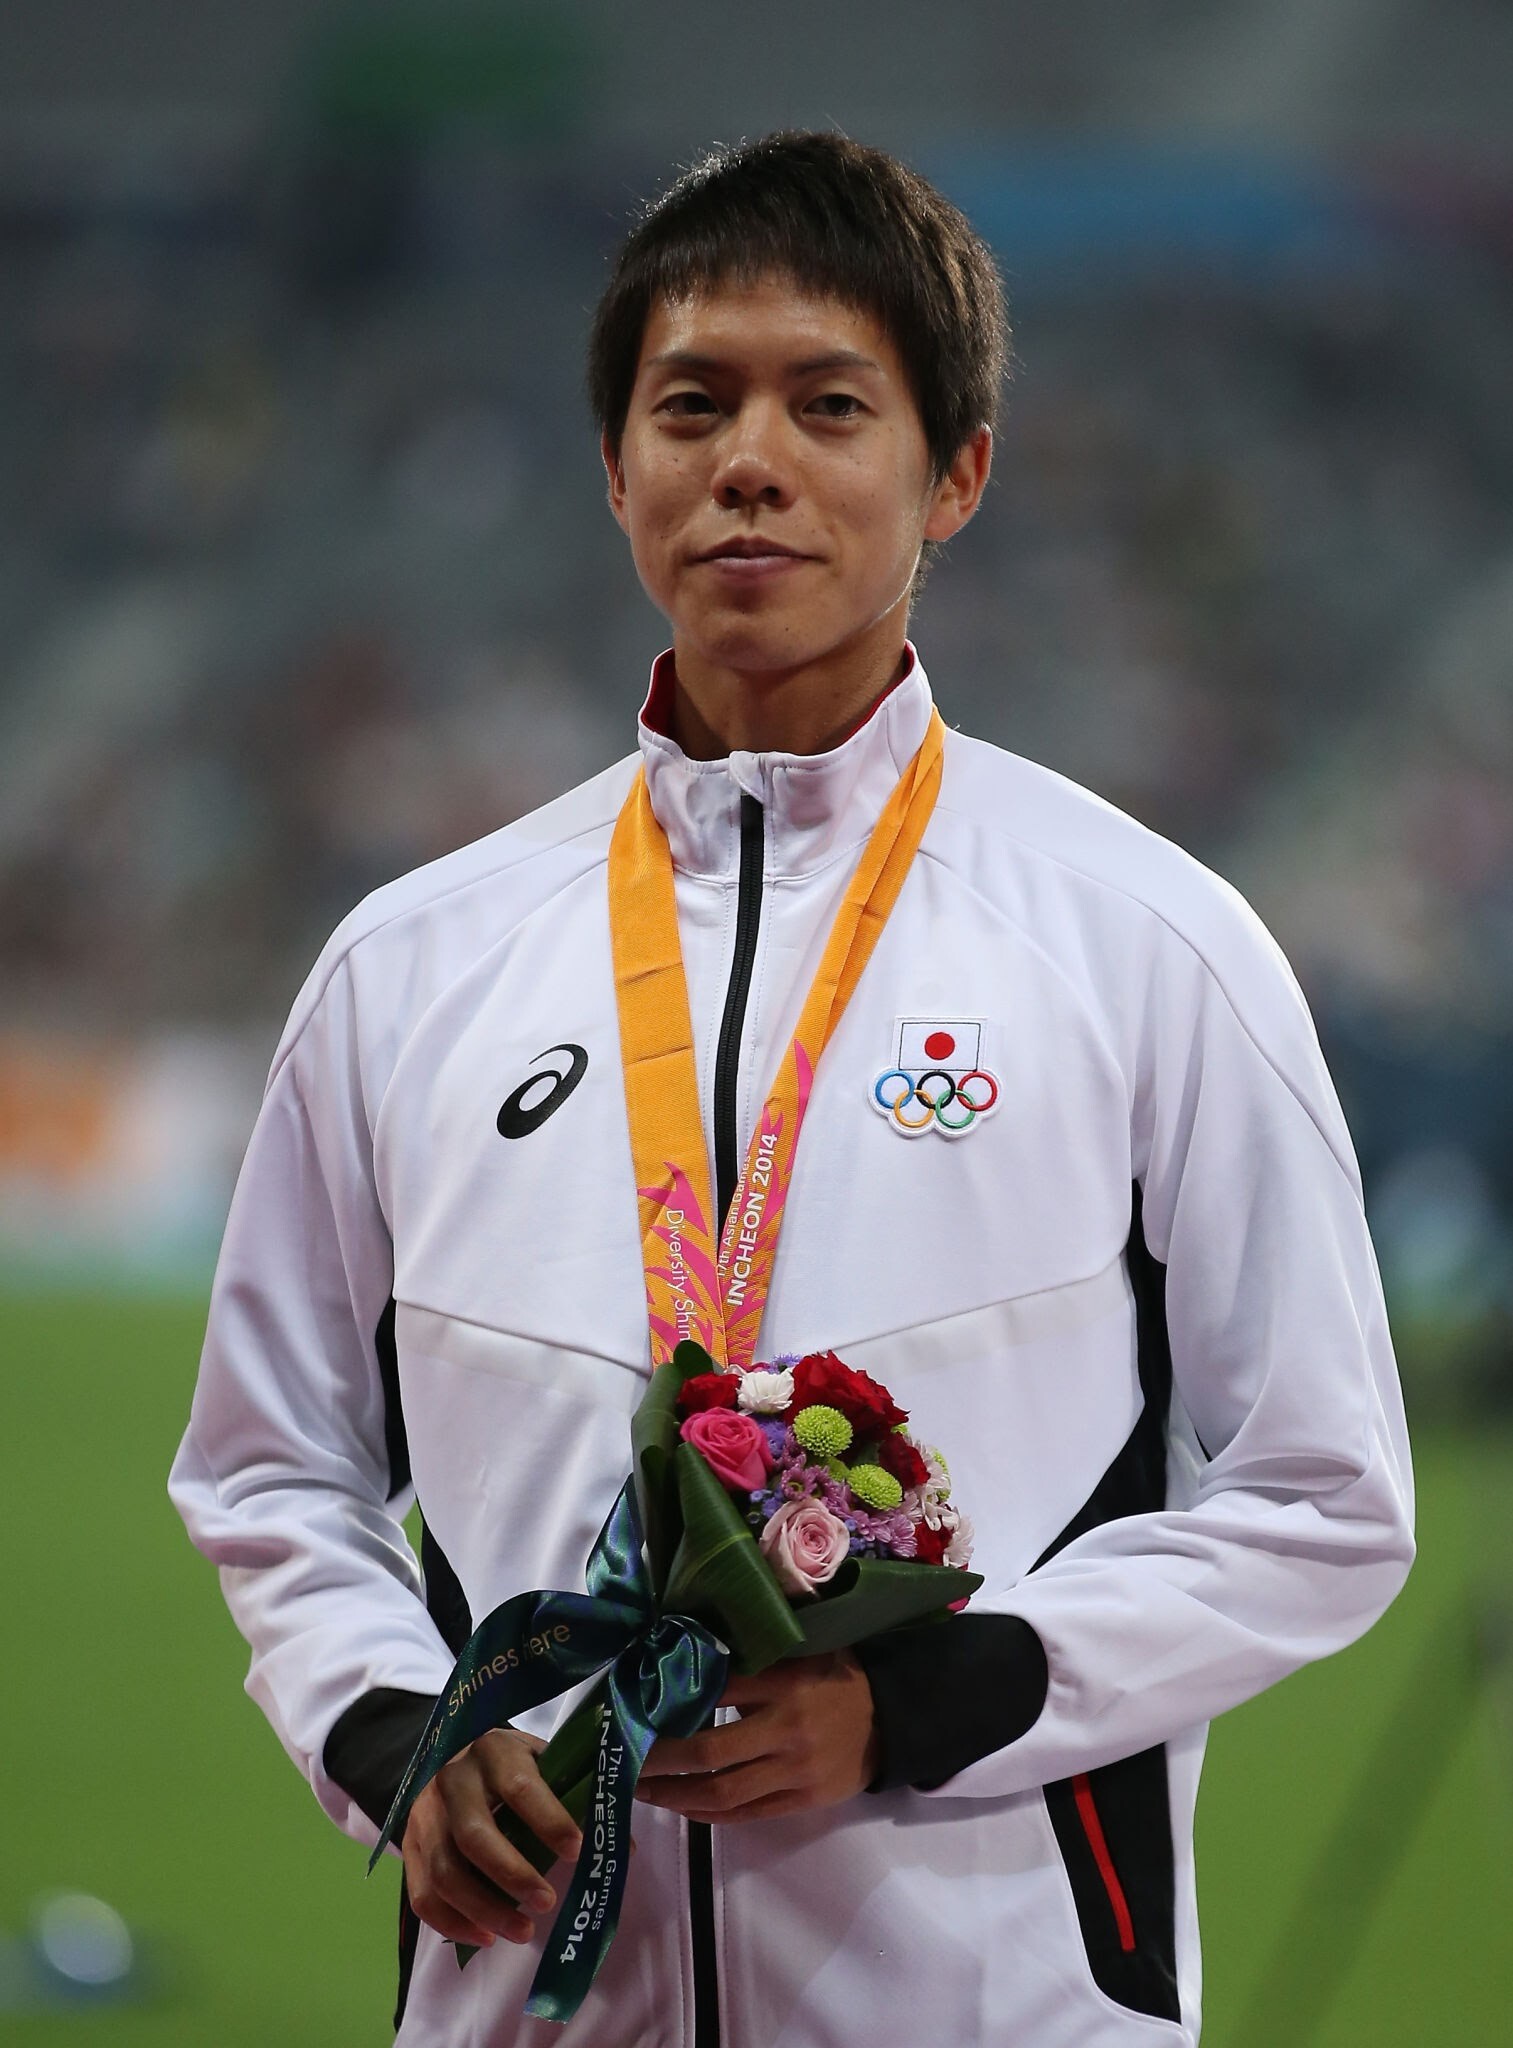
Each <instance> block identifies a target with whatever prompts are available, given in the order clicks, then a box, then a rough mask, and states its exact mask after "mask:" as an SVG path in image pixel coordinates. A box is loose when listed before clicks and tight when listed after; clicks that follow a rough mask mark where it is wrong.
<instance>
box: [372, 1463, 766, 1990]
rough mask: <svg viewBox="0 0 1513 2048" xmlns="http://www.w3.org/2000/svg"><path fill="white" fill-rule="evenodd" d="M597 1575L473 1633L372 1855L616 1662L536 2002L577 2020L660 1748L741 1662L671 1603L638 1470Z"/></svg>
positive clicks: (608, 1526) (540, 1596) (684, 1728)
mask: <svg viewBox="0 0 1513 2048" xmlns="http://www.w3.org/2000/svg"><path fill="white" fill-rule="evenodd" d="M584 1581H585V1584H586V1585H587V1588H588V1590H587V1592H586V1593H548V1592H534V1593H517V1594H516V1595H515V1597H514V1598H513V1599H512V1600H506V1601H504V1602H502V1603H501V1605H500V1606H498V1607H496V1608H495V1609H494V1611H493V1612H492V1613H491V1614H489V1615H488V1616H486V1617H485V1619H484V1620H483V1621H482V1622H480V1624H479V1625H478V1627H477V1628H476V1629H475V1630H474V1631H473V1633H472V1635H471V1636H470V1637H469V1638H468V1640H467V1642H466V1643H465V1644H464V1645H463V1648H462V1653H461V1655H460V1656H459V1657H458V1659H457V1662H456V1664H455V1665H454V1666H453V1668H452V1675H451V1678H450V1679H449V1680H448V1681H447V1685H446V1689H445V1690H444V1691H443V1693H442V1695H441V1697H440V1699H438V1700H437V1702H436V1705H435V1706H434V1708H433V1709H432V1710H431V1716H430V1719H429V1720H428V1721H427V1722H426V1726H425V1730H424V1732H423V1733H422V1735H421V1738H420V1741H419V1742H418V1743H417V1745H416V1748H415V1753H414V1755H413V1756H412V1757H411V1758H410V1761H409V1763H408V1765H407V1766H406V1767H405V1774H404V1777H403V1778H402V1779H401V1781H400V1786H399V1791H398V1792H397V1794H396V1795H395V1799H394V1804H393V1805H392V1806H391V1807H390V1809H389V1813H388V1818H387V1819H386V1820H385V1821H384V1824H383V1828H382V1830H381V1831H380V1833H379V1837H378V1842H377V1845H376V1847H375V1848H374V1851H373V1854H372V1856H371V1857H370V1859H369V1862H368V1869H369V1870H370V1871H371V1870H372V1869H373V1868H374V1866H375V1865H376V1864H377V1862H378V1859H379V1857H380V1856H381V1855H382V1854H383V1851H384V1849H385V1848H386V1847H387V1845H388V1844H389V1843H390V1842H391V1841H394V1840H396V1839H397V1838H399V1837H401V1836H402V1835H403V1834H404V1829H405V1823H406V1821H407V1820H408V1819H409V1815H410V1809H411V1807H412V1806H413V1805H414V1804H415V1801H416V1800H417V1799H418V1798H419V1797H420V1794H421V1793H422V1792H423V1791H424V1790H425V1788H426V1786H427V1785H428V1784H429V1783H430V1782H431V1780H432V1778H434V1777H435V1775H436V1773H437V1772H438V1771H439V1770H440V1769H441V1768H442V1766H443V1765H444V1764H446V1763H449V1762H450V1761H451V1759H452V1758H453V1757H454V1756H456V1755H457V1754H458V1752H459V1751H460V1750H463V1749H466V1747H467V1746H468V1744H469V1743H470V1742H474V1741H476V1740H477V1738H478V1737H479V1736H480V1735H483V1734H486V1733H487V1732H488V1730H489V1729H491V1728H499V1727H502V1726H504V1724H505V1723H506V1722H508V1721H509V1720H511V1719H512V1718H513V1717H514V1716H515V1715H517V1714H522V1713H524V1712H525V1710H526V1709H527V1708H528V1707H534V1706H539V1705H540V1703H541V1702H542V1701H543V1700H549V1699H553V1698H555V1696H556V1695H557V1694H558V1693H561V1692H566V1691H567V1689H568V1688H569V1686H573V1685H576V1684H578V1683H579V1682H580V1681H581V1680H583V1679H585V1678H591V1677H593V1675H594V1674H595V1673H596V1672H599V1671H603V1670H604V1668H605V1666H606V1665H608V1667H609V1669H608V1672H607V1673H606V1676H605V1679H604V1681H603V1684H602V1686H601V1688H600V1696H599V1703H598V1716H599V1727H598V1744H597V1749H596V1753H595V1758H594V1766H593V1784H592V1792H591V1797H590V1801H589V1806H588V1810H587V1812H586V1814H585V1816H584V1821H583V1846H582V1849H581V1850H580V1851H579V1855H578V1861H577V1865H576V1867H575V1869H574V1871H573V1877H572V1882H571V1884H570V1886H569V1887H568V1891H567V1896H566V1898H565V1899H564V1901H563V1904H562V1906H561V1907H560V1908H559V1910H558V1913H557V1918H556V1921H555V1923H554V1924H553V1927H552V1931H551V1934H550V1936H549V1938H548V1940H547V1943H546V1947H545V1949H544V1951H543V1953H542V1958H541V1962H540V1964H539V1965H538V1967H537V1970H536V1975H535V1977H534V1979H533V1980H532V1983H531V1995H530V1999H529V2001H528V2003H527V2005H526V2011H527V2012H528V2013H529V2014H531V2016H532V2017H533V2018H536V2019H551V2020H568V2019H571V2018H572V2016H573V2014H574V2013H575V2012H576V2011H577V2010H578V2007H579V2006H580V2005H581V2004H582V2002H583V2000H584V1997H585V1996H586V1995H587V1992H588V1988H589V1986H590V1985H591V1984H592V1983H593V1981H594V1974H595V1972H596V1971H597V1970H598V1968H599V1965H600V1963H602V1962H603V1960H604V1957H605V1955H606V1954H607V1953H608V1950H609V1945H610V1943H611V1941H612V1940H613V1939H614V1934H615V1928H616V1926H617V1925H618V1923H619V1918H620V1902H621V1898H622V1896H623V1893H624V1890H625V1875H626V1871H627V1869H628V1867H629V1864H630V1820H631V1802H632V1801H633V1799H634V1797H635V1790H636V1781H637V1779H638V1778H639V1777H640V1775H641V1766H642V1765H643V1764H644V1763H645V1761H646V1756H647V1752H648V1751H649V1750H650V1748H651V1746H652V1743H653V1742H654V1741H655V1740H656V1738H657V1737H658V1736H659V1735H692V1734H694V1733H695V1732H696V1731H697V1730H698V1729H700V1728H702V1727H704V1726H705V1724H706V1723H707V1722H708V1720H709V1717H710V1715H711V1713H712V1712H713V1710H714V1708H715V1706H716V1705H717V1704H718V1702H719V1699H720V1695H721V1694H722V1693H723V1691H724V1689H725V1674H726V1670H727V1668H728V1666H729V1662H730V1658H729V1653H728V1651H727V1650H726V1648H725V1646H724V1645H723V1644H722V1643H720V1642H719V1641H718V1640H717V1639H716V1637H714V1636H713V1635H711V1633H710V1632H709V1630H708V1629H706V1628H704V1627H703V1626H702V1625H701V1624H700V1623H699V1622H697V1621H694V1620H693V1619H691V1618H690V1617H689V1616H688V1615H683V1614H664V1613H662V1612H660V1611H659V1608H658V1605H657V1599H656V1595H655V1592H654V1589H653V1587H652V1582H651V1575H650V1573H649V1572H648V1570H647V1567H646V1559H645V1556H644V1552H643V1543H642V1534H641V1518H640V1515H639V1513H638V1512H637V1508H636V1499H635V1493H634V1491H633V1489H632V1486H631V1483H630V1481H629V1480H627V1481H626V1483H625V1485H624V1486H623V1487H622V1488H621V1490H620V1494H619V1497H618V1499H617V1500H616V1502H615V1504H614V1506H613V1507H612V1508H611V1509H610V1512H609V1516H608V1519H607V1520H606V1521H605V1524H604V1527H603V1528H602V1529H601V1530H600V1531H599V1534H598V1536H597V1537H596V1539H595V1541H594V1547H593V1549H592V1550H591V1551H590V1553H589V1558H588V1564H587V1566H586V1568H585V1571H584Z"/></svg>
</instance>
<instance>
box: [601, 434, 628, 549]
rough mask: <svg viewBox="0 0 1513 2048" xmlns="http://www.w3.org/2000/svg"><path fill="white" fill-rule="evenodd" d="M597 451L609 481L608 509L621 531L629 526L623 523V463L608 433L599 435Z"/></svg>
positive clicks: (625, 531) (624, 530) (625, 530)
mask: <svg viewBox="0 0 1513 2048" xmlns="http://www.w3.org/2000/svg"><path fill="white" fill-rule="evenodd" d="M599 453H600V455H601V457H602V458H603V461H604V474H605V477H606V478H607V479H608V482H609V509H610V511H611V512H613V513H614V515H615V520H616V523H617V524H618V525H619V527H620V530H621V531H622V532H623V533H628V532H629V531H630V528H629V527H628V526H627V525H626V523H625V464H624V463H623V462H622V461H621V459H620V451H619V449H618V448H616V447H615V445H614V443H613V442H612V441H611V440H610V438H609V435H608V434H601V435H600V436H599Z"/></svg>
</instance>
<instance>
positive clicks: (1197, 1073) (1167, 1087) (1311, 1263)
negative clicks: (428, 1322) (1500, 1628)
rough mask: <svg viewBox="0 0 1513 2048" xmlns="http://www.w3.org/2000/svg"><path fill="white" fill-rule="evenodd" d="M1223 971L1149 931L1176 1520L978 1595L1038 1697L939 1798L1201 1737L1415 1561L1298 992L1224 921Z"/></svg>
mask: <svg viewBox="0 0 1513 2048" xmlns="http://www.w3.org/2000/svg"><path fill="white" fill-rule="evenodd" d="M1210 957H1211V956H1210ZM1222 964H1223V968H1224V970H1225V971H1224V973H1223V975H1222V978H1221V974H1220V973H1219V972H1217V971H1216V970H1215V968H1214V967H1213V966H1212V965H1211V964H1210V958H1206V957H1202V956H1200V955H1199V954H1198V952H1197V951H1196V950H1195V949H1194V948H1193V947H1192V946H1191V945H1189V944H1188V943H1187V942H1186V941H1185V940H1181V939H1178V938H1177V937H1176V935H1174V934H1171V933H1166V934H1164V936H1163V942H1162V946H1161V949H1160V957H1159V960H1158V963H1157V966H1156V969H1155V971H1154V972H1152V973H1151V974H1150V975H1149V977H1148V978H1147V982H1146V986H1145V989H1144V992H1143V995H1142V997H1141V998H1140V999H1138V1000H1137V1001H1135V1002H1133V1003H1132V1004H1131V1008H1132V1009H1133V1010H1134V1011H1135V1012H1136V1014H1139V1015H1140V1023H1139V1026H1138V1031H1137V1032H1136V1033H1135V1035H1136V1036H1138V1041H1139V1042H1138V1045H1137V1046H1136V1047H1135V1048H1134V1053H1133V1068H1134V1071H1133V1075H1132V1089H1131V1100H1132V1117H1131V1136H1132V1147H1133V1163H1134V1177H1135V1179H1136V1180H1137V1181H1138V1183H1139V1185H1140V1187H1141V1190H1142V1198H1143V1200H1142V1206H1143V1225H1144V1231H1145V1238H1146V1244H1147V1246H1148V1248H1149V1250H1150V1252H1151V1253H1152V1254H1153V1255H1154V1257H1155V1258H1156V1259H1157V1260H1158V1261H1160V1262H1161V1264H1162V1265H1163V1266H1164V1267H1165V1306H1166V1323H1167V1335H1168V1338H1169V1342H1170V1349H1171V1360H1172V1378H1173V1389H1174V1407H1175V1408H1176V1409H1177V1410H1179V1411H1180V1412H1181V1413H1183V1414H1185V1417H1186V1420H1187V1422H1188V1423H1190V1424H1191V1432H1192V1434H1194V1435H1195V1436H1196V1439H1197V1443H1198V1445H1199V1446H1200V1449H1201V1453H1202V1456H1201V1460H1200V1461H1199V1465H1198V1470H1197V1472H1196V1476H1195V1478H1194V1479H1193V1480H1192V1481H1191V1483H1190V1484H1188V1485H1186V1486H1184V1487H1183V1488H1182V1490H1181V1492H1180V1494H1179V1495H1177V1496H1176V1497H1177V1498H1180V1499H1181V1501H1182V1504H1181V1505H1171V1506H1167V1507H1165V1508H1163V1509H1161V1510H1159V1511H1157V1512H1153V1513H1146V1514H1137V1515H1129V1516H1125V1517H1122V1518H1120V1519H1116V1520H1113V1521H1108V1522H1105V1523H1103V1524H1102V1525H1101V1526H1099V1527H1097V1528H1095V1529H1092V1530H1091V1531H1089V1532H1088V1533H1086V1534H1084V1535H1082V1536H1080V1537H1078V1538H1077V1539H1076V1540H1074V1541H1073V1542H1071V1543H1069V1544H1068V1545H1067V1546H1066V1547H1065V1548H1064V1549H1061V1550H1059V1551H1057V1552H1056V1554H1055V1555H1054V1556H1053V1557H1051V1558H1050V1559H1049V1560H1048V1561H1047V1562H1045V1563H1044V1564H1042V1565H1041V1566H1040V1567H1039V1568H1038V1569H1036V1570H1034V1571H1032V1572H1030V1573H1029V1574H1028V1575H1027V1576H1026V1577H1024V1578H1023V1579H1021V1580H1020V1581H1019V1583H1018V1584H1017V1585H1014V1586H1012V1587H1009V1588H1007V1589H999V1590H996V1591H994V1592H993V1593H992V1594H991V1597H990V1591H989V1589H987V1588H985V1589H984V1592H983V1593H982V1594H980V1595H979V1596H978V1597H977V1598H976V1599H974V1601H973V1605H972V1611H973V1613H974V1614H976V1613H979V1612H981V1611H983V1610H984V1609H986V1610H988V1611H989V1612H991V1611H994V1610H996V1611H997V1612H998V1613H1001V1614H1003V1615H1012V1616H1015V1617H1017V1618H1018V1619H1019V1620H1020V1621H1022V1622H1024V1623H1027V1624H1028V1625H1029V1629H1030V1630H1031V1631H1032V1632H1033V1638H1034V1642H1033V1644H1031V1643H1030V1641H1029V1639H1028V1638H1022V1639H1021V1643H1022V1647H1021V1649H1020V1651H1019V1652H1017V1653H1014V1654H1018V1655H1020V1656H1021V1657H1023V1658H1027V1659H1028V1660H1029V1661H1030V1662H1031V1663H1033V1662H1034V1661H1035V1660H1036V1658H1037V1656H1038V1655H1039V1654H1040V1652H1041V1651H1043V1655H1044V1658H1045V1667H1044V1668H1045V1680H1044V1682H1045V1696H1044V1701H1043V1704H1042V1705H1041V1707H1040V1711H1039V1713H1038V1715H1037V1716H1036V1717H1035V1719H1034V1722H1033V1725H1032V1726H1030V1727H1029V1728H1028V1729H1027V1731H1026V1732H1024V1733H1023V1734H1022V1735H1020V1736H1019V1739H1018V1740H1009V1739H1008V1737H1007V1735H1005V1737H1004V1738H1003V1743H1004V1745H1005V1746H999V1747H996V1748H994V1749H992V1750H991V1751H990V1752H988V1753H987V1754H983V1755H981V1756H979V1757H978V1758H977V1759H976V1760H974V1761H972V1762H970V1763H968V1764H967V1765H966V1767H965V1768H961V1769H959V1770H957V1772H956V1774H955V1775H954V1776H952V1777H951V1778H950V1779H949V1780H948V1781H947V1782H946V1783H945V1784H942V1785H935V1786H932V1787H930V1788H929V1789H930V1791H931V1792H932V1794H933V1796H937V1797H945V1798H949V1797H953V1796H955V1797H974V1798H976V1797H982V1796H984V1795H988V1796H991V1795H1000V1794H1007V1793H1016V1792H1020V1791H1024V1790H1027V1789H1029V1788H1031V1787H1034V1786H1038V1785H1042V1784H1047V1783H1051V1782H1054V1781H1055V1780H1058V1779H1061V1778H1065V1777H1068V1776H1071V1775H1074V1774H1075V1773H1078V1772H1081V1771H1086V1770H1089V1769H1093V1768H1095V1767H1096V1766H1098V1765H1100V1764H1104V1763H1109V1762H1112V1761H1114V1760H1115V1759H1117V1758H1119V1757H1123V1756H1128V1755H1131V1754H1134V1753H1135V1752H1137V1751H1140V1750H1143V1749H1146V1748H1149V1747H1151V1746H1153V1745H1155V1744H1157V1743H1160V1742H1163V1741H1165V1740H1167V1739H1169V1738H1170V1737H1172V1736H1174V1735H1176V1734H1177V1733H1178V1732H1179V1731H1181V1730H1184V1729H1187V1728H1191V1727H1194V1726H1196V1725H1199V1724H1201V1723H1203V1722H1206V1721H1208V1720H1210V1719H1211V1718H1212V1717H1213V1716H1214V1715H1216V1714H1220V1713H1223V1712H1224V1711H1225V1709H1226V1708H1229V1707H1233V1706H1235V1705H1237V1704H1238V1703H1239V1702H1240V1701H1242V1700H1245V1699H1248V1698H1249V1697H1250V1696H1251V1695H1252V1694H1254V1693H1257V1692H1259V1691H1261V1690H1262V1689H1263V1688H1264V1687H1266V1686H1268V1685H1271V1684H1272V1683H1274V1682H1275V1681H1276V1680H1277V1679H1279V1678H1283V1677H1285V1676H1286V1675H1287V1674H1288V1673H1289V1672H1291V1671H1293V1670H1295V1669H1297V1668H1298V1667H1299V1666H1300V1665H1303V1664H1305V1663H1308V1662H1309V1661H1311V1660H1312V1659H1314V1658H1317V1657H1322V1656H1325V1655H1327V1654H1328V1653H1329V1652H1331V1651H1334V1650H1338V1649H1340V1648H1342V1647H1343V1646H1344V1645H1345V1644H1347V1643H1349V1642H1351V1641H1353V1640H1354V1638H1355V1637H1357V1636H1358V1635H1360V1634H1362V1633H1363V1632H1364V1630H1365V1629H1366V1628H1368V1627H1369V1626H1370V1624H1371V1623H1372V1622H1373V1621H1374V1620H1375V1619H1376V1617H1377V1616H1378V1615H1379V1614H1380V1613H1381V1612H1382V1610H1383V1609H1384V1608H1385V1607H1386V1606H1387V1604H1388V1603H1389V1602H1390V1601H1391V1600H1392V1598H1393V1597H1394V1596H1395V1594H1396V1593H1397V1591H1398V1589H1399V1587H1400V1586H1401V1584H1402V1581H1403V1579H1404V1577H1405V1576H1406V1573H1407V1570H1408V1566H1409V1564H1410V1562H1411V1560H1412V1556H1413V1543H1412V1536H1411V1526H1412V1482H1411V1476H1410V1470H1409V1461H1408V1446H1407V1437H1406V1431H1405V1427H1404V1421H1403V1412H1402V1404H1401V1396H1400V1393H1399V1389H1398V1383H1397V1374H1396V1368H1395V1364H1394V1360H1393V1355H1392V1347H1391V1340H1390V1337H1389V1334H1388V1329H1387V1320H1386V1314H1385V1310H1384V1307H1383V1302H1382V1295H1381V1287H1380V1282H1379V1279H1378V1276H1377V1270H1376V1263H1375V1259H1374V1257H1373V1254H1372V1249H1371V1243H1370V1240H1369V1238H1368V1235H1367V1230H1366V1220H1365V1215H1364V1211H1363V1207H1362V1200H1361V1190H1360V1183H1359V1179H1358V1175H1357V1171H1356V1166H1355V1160H1354V1156H1353V1153H1352V1151H1351V1148H1350V1142H1349V1138H1348V1135H1347V1133H1346V1131H1345V1126H1344V1121H1343V1118H1342V1117H1341V1114H1340V1110H1339V1106H1338V1103H1337V1101H1336V1099H1335V1096H1334V1092H1333V1089H1332V1087H1331V1085H1330V1082H1329V1079H1328V1076H1327V1074H1326V1072H1325V1070H1324V1066H1323V1061H1322V1057H1321V1055H1320V1053H1319V1050H1318V1046H1317V1042H1316V1040H1315V1038H1314V1035H1313V1028H1312V1024H1311V1022H1310V1020H1309V1018H1308V1014H1307V1010H1306V1008H1305V1006H1304V1003H1303V999H1302V996H1301V994H1300V992H1299V991H1298V989H1297V986H1296V984H1295V983H1294V982H1293V980H1292V977H1291V974H1290V972H1289V971H1288V969H1287V967H1286V965H1285V963H1284V962H1283V961H1282V959H1281V956H1280V954H1279V953H1277V952H1276V949H1275V948H1274V947H1273V946H1272V944H1271V941H1270V940H1269V938H1268V937H1267V935H1266V934H1265V933H1264V932H1263V931H1262V930H1261V928H1260V927H1259V925H1258V924H1256V923H1255V921H1254V920H1253V919H1251V918H1250V915H1249V913H1248V912H1246V911H1244V910H1243V907H1242V906H1239V905H1238V904H1237V903H1235V904H1234V906H1233V915H1232V918H1231V920H1230V935H1229V937H1228V939H1227V940H1226V949H1225V954H1224V957H1223V961H1222ZM1142 1012H1143V1014H1141V1013H1142ZM1131 1028H1132V1032H1133V1031H1134V1027H1133V1026H1132V1027H1131ZM1095 1476H1096V1475H1095ZM1036 1645H1038V1646H1039V1648H1038V1649H1037V1648H1036V1647H1035V1646H1036ZM1002 1647H1003V1648H1004V1649H1005V1650H1007V1649H1008V1647H1009V1646H1008V1639H1007V1638H1005V1640H1004V1644H1003V1646H1002ZM1031 1690H1032V1691H1033V1687H1032V1688H1031ZM922 1789H924V1788H922Z"/></svg>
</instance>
